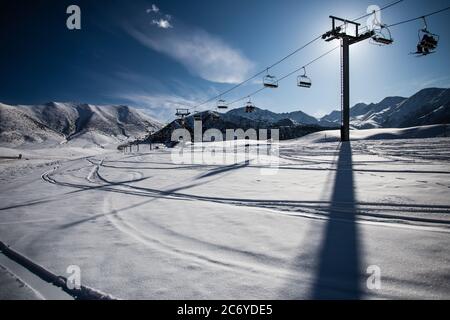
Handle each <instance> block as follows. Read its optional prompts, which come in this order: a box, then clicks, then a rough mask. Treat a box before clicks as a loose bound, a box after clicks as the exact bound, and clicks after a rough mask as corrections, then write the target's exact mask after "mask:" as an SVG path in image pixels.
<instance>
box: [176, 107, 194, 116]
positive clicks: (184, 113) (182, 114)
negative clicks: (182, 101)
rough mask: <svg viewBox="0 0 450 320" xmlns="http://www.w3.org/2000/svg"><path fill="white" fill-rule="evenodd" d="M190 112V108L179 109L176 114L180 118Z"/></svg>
mask: <svg viewBox="0 0 450 320" xmlns="http://www.w3.org/2000/svg"><path fill="white" fill-rule="evenodd" d="M190 114H191V113H190V112H189V109H177V112H176V113H175V115H176V116H177V117H179V118H185V117H187V116H188V115H190Z"/></svg>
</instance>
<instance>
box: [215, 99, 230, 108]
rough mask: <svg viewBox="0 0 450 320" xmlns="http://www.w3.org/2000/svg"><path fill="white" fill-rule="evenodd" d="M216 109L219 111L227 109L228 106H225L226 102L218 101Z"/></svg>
mask: <svg viewBox="0 0 450 320" xmlns="http://www.w3.org/2000/svg"><path fill="white" fill-rule="evenodd" d="M217 109H220V110H226V109H228V106H227V105H226V101H225V100H223V99H220V100H219V101H217Z"/></svg>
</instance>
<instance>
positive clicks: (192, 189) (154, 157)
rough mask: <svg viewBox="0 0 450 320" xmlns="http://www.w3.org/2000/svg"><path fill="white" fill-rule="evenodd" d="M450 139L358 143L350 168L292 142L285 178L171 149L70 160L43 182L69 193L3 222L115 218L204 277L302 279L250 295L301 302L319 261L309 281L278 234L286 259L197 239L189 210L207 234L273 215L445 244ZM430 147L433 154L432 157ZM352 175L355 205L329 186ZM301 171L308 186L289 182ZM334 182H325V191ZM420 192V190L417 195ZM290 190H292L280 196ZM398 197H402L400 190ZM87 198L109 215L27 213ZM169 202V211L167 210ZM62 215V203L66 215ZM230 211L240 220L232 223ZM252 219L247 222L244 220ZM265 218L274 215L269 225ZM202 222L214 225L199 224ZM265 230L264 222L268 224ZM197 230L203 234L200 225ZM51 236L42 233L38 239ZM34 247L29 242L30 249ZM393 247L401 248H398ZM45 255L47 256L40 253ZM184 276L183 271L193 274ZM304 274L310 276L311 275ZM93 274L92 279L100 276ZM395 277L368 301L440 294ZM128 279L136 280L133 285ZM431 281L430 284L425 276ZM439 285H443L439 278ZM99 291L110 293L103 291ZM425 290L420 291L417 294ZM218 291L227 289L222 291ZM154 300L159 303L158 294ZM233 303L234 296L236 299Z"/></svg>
mask: <svg viewBox="0 0 450 320" xmlns="http://www.w3.org/2000/svg"><path fill="white" fill-rule="evenodd" d="M418 141H419V142H418ZM449 141H450V140H446V139H439V140H436V143H435V145H433V147H432V148H430V147H429V139H427V141H426V142H425V141H424V143H421V142H420V140H414V142H413V143H406V144H405V141H403V142H399V141H395V140H393V141H383V142H380V141H364V142H354V143H352V157H353V160H351V163H344V167H339V166H340V165H341V166H342V163H341V164H339V163H338V158H339V157H340V144H338V143H320V144H302V143H298V144H296V143H292V142H289V143H281V144H280V159H279V162H280V168H279V173H278V174H277V175H276V176H274V177H271V176H260V175H258V170H259V169H260V168H261V166H259V165H258V164H255V163H253V162H252V161H250V163H245V164H238V165H234V166H233V165H226V166H223V165H199V164H174V163H171V162H170V153H169V152H167V151H165V150H159V151H153V152H148V153H141V154H139V153H137V154H128V155H122V154H119V153H112V154H107V155H104V156H102V158H98V157H91V158H83V159H80V160H78V161H71V162H66V163H64V162H62V163H61V165H59V166H55V167H54V168H52V169H51V170H48V171H45V172H44V173H42V174H41V179H42V181H43V182H44V183H46V184H48V185H49V187H46V186H45V185H44V186H42V187H43V188H52V187H55V186H56V187H57V188H58V191H57V194H51V193H50V195H47V196H45V197H41V198H37V199H35V198H32V197H29V198H26V197H25V198H26V199H25V198H24V199H23V201H22V202H21V203H17V201H11V202H9V203H8V205H7V206H4V207H3V206H2V207H3V208H0V210H1V211H0V214H1V215H2V216H3V215H5V213H8V212H10V211H11V212H14V210H20V211H18V212H19V215H14V219H10V217H9V216H8V220H6V221H0V228H2V226H5V227H7V226H15V225H17V224H25V225H27V226H30V225H31V226H30V227H29V228H30V229H29V230H30V232H32V231H33V228H32V225H34V224H40V223H46V224H52V222H53V224H52V225H54V224H56V226H58V227H61V225H62V227H63V229H64V228H68V227H71V226H83V228H88V225H86V224H85V222H93V223H96V222H97V221H98V222H100V221H105V222H107V223H109V225H111V226H113V228H114V230H116V231H117V232H119V233H120V234H121V236H119V235H117V237H119V238H121V237H124V239H128V240H130V239H131V240H133V241H135V243H136V245H142V246H144V247H147V248H149V249H150V250H151V252H159V254H161V255H163V256H173V257H174V259H176V260H177V261H184V263H188V262H186V261H191V262H189V263H193V264H198V265H201V266H202V267H200V268H201V269H202V270H203V269H205V270H207V271H208V270H222V272H224V273H225V274H236V275H239V277H243V278H245V279H248V280H247V281H249V283H251V281H252V280H251V279H258V280H256V282H255V285H260V284H261V283H264V282H265V283H270V282H271V280H272V281H274V279H278V280H277V281H275V283H274V284H271V285H270V286H275V284H277V285H279V284H280V283H290V284H291V285H288V287H287V288H284V289H283V288H279V290H281V291H278V293H276V292H277V290H275V289H272V290H271V291H268V293H264V294H267V295H264V294H263V295H258V294H256V295H255V292H253V291H249V292H250V296H247V297H248V298H252V297H256V298H258V297H291V298H292V297H296V295H292V294H291V293H289V292H290V290H291V287H290V286H292V287H298V286H300V287H302V288H304V289H302V293H301V294H300V296H301V297H307V296H308V293H307V291H308V290H309V289H310V288H311V287H313V286H314V285H315V283H316V281H315V280H314V278H315V277H314V273H315V272H314V268H311V266H310V265H307V266H306V267H305V272H304V273H303V274H302V272H301V271H299V270H298V268H297V267H298V266H297V264H299V263H300V265H302V262H296V263H295V264H294V266H296V267H294V268H293V265H292V262H288V261H289V257H290V251H289V250H287V248H288V247H289V244H275V242H276V241H278V240H276V239H275V240H273V241H274V243H272V242H271V241H272V240H270V239H269V240H268V241H269V242H270V244H269V243H268V244H267V245H268V246H269V248H270V246H273V247H274V248H275V247H281V248H285V249H286V252H276V251H270V250H269V251H265V250H264V248H259V247H258V248H253V247H252V246H251V245H249V244H247V243H242V244H239V241H243V240H245V239H246V238H247V235H245V234H244V235H239V234H235V233H234V232H233V230H231V231H229V230H227V231H226V232H225V231H224V235H222V236H220V235H217V234H213V233H211V234H210V236H211V237H208V236H207V235H208V230H204V229H203V230H202V232H201V234H196V233H195V230H193V231H190V228H189V226H186V225H183V223H184V224H186V223H187V224H189V223H193V222H189V220H186V219H187V218H186V215H189V214H192V219H195V220H193V221H197V219H199V217H201V214H203V213H204V214H206V216H205V219H206V220H207V222H205V227H206V226H207V225H208V223H211V222H210V221H216V223H217V224H224V225H225V226H228V227H229V226H233V225H236V230H241V229H242V230H252V228H251V226H250V225H249V223H250V221H249V220H248V218H246V217H245V215H249V216H252V217H255V219H256V218H257V217H261V219H268V220H267V221H274V222H275V221H278V222H276V223H280V225H285V224H286V223H287V224H290V223H291V222H292V224H300V223H304V224H305V228H306V229H309V228H312V229H314V228H316V226H322V225H323V224H325V223H327V221H329V220H333V221H337V223H344V224H349V225H350V224H360V225H362V227H361V228H363V230H364V232H369V231H367V230H370V232H372V233H376V232H378V231H382V232H387V233H390V234H393V233H395V232H396V231H394V230H396V229H398V230H399V231H400V230H404V231H401V234H405V235H406V232H410V234H408V237H412V235H414V233H417V235H419V234H420V235H426V234H430V235H431V234H432V236H430V237H436V238H440V239H442V240H441V241H444V243H445V242H447V244H448V232H450V215H449V214H450V203H449V201H448V199H449V197H448V196H449V195H450V185H449V183H448V181H449V179H448V177H450V170H449V169H450V155H448V149H447V148H448V146H449V145H450V143H449ZM427 147H428V149H427ZM422 150H424V151H425V152H424V153H423V154H422ZM350 159H351V158H350ZM346 171H351V172H352V177H353V180H354V181H355V184H356V186H357V187H356V188H355V191H353V190H350V192H354V193H355V201H354V203H353V202H347V201H345V199H344V200H341V201H332V202H331V201H330V200H329V199H330V194H331V192H332V191H333V190H330V189H331V188H330V186H329V185H326V183H330V182H331V183H332V182H333V177H334V176H335V175H337V174H338V173H339V172H346ZM296 176H297V178H296V179H289V178H290V177H296ZM283 179H288V180H287V187H286V188H287V189H283V187H281V186H279V185H278V183H281V182H280V181H285V180H283ZM316 179H318V180H317V181H318V182H316ZM296 180H300V181H298V182H297V181H296ZM394 182H395V183H398V186H397V185H394ZM322 183H323V185H320V184H322ZM302 184H303V185H302ZM317 184H319V185H317ZM308 186H310V188H309V187H308ZM315 186H317V187H318V189H317V190H316V189H314V190H311V192H310V193H307V191H308V189H313V188H314V187H315ZM408 187H411V190H407V188H408ZM267 188H273V190H272V192H269V191H270V190H269V191H268V189H267ZM295 188H299V189H300V190H301V192H305V193H304V194H299V193H297V192H295V191H296V190H295ZM366 189H367V190H369V191H368V192H367V193H365V192H362V191H364V190H366ZM384 189H386V190H389V191H384ZM422 189H423V190H424V192H425V193H426V192H434V193H435V194H429V195H428V196H429V197H431V198H432V201H428V202H427V201H425V200H424V199H427V197H426V194H425V196H424V197H423V198H420V196H423V194H422V195H421V192H420V190H422ZM278 190H280V191H281V192H277V191H278ZM283 190H285V191H283ZM305 190H306V191H305ZM397 191H398V194H390V192H397ZM86 192H88V193H89V195H90V196H91V197H92V199H96V200H95V201H97V200H98V203H99V204H98V207H96V208H97V214H95V215H94V216H87V217H84V216H83V212H78V214H77V215H75V216H74V215H73V214H71V215H67V214H61V215H58V216H55V217H54V218H48V215H44V216H42V217H40V216H39V215H38V214H26V212H25V211H24V210H25V209H26V208H28V207H29V206H30V207H31V208H30V209H27V210H28V211H29V212H32V208H33V207H39V206H41V205H45V204H46V203H55V204H58V202H61V201H69V200H70V199H72V198H73V197H78V199H77V200H75V201H78V202H80V196H82V195H83V194H85V193H86ZM410 192H411V193H413V194H414V195H415V196H416V197H417V199H416V198H415V196H414V195H413V196H410V195H409V193H410ZM81 199H82V198H81ZM13 200H14V199H13ZM164 206H167V210H168V211H167V212H165V210H164ZM349 206H354V207H355V208H354V209H353V211H354V213H355V214H356V220H355V217H352V216H349V213H348V210H349ZM22 208H25V209H22ZM61 209H62V208H58V210H61ZM30 210H31V211H30ZM191 211H192V212H191ZM196 211H198V212H196ZM330 211H332V212H333V216H331V215H330ZM24 212H25V213H24ZM228 212H230V213H231V212H232V214H231V215H229V216H228V214H227V213H228ZM166 215H167V216H172V215H173V218H174V219H175V220H173V223H174V225H173V226H172V225H171V223H170V219H169V218H166V217H165V216H166ZM240 215H242V219H241V218H239V217H240ZM265 216H267V217H266V218H264V217H265ZM209 219H211V220H209ZM292 219H295V220H292ZM298 219H300V220H298ZM264 221H266V220H264ZM199 223H200V224H202V223H204V222H203V221H202V220H199ZM253 223H256V224H257V223H258V221H253ZM264 223H267V222H264ZM328 223H329V222H328ZM202 225H203V224H202ZM193 227H194V228H193V229H196V226H195V225H193ZM211 227H212V229H211V232H217V230H219V232H220V230H222V229H220V228H218V227H217V226H214V225H211ZM11 228H12V227H11ZM48 230H50V231H48ZM48 230H47V231H46V232H52V230H55V228H54V227H51V226H50V229H48ZM264 230H265V229H264V228H262V229H258V232H264ZM37 232H39V230H38V231H37ZM109 232H111V231H109ZM236 232H237V231H236ZM271 232H273V231H271ZM302 232H303V233H305V232H306V233H305V234H307V233H308V232H307V231H302ZM228 233H230V235H229V236H231V237H232V239H233V240H232V241H231V240H230V242H229V241H227V234H228ZM55 235H56V231H55ZM286 235H287V236H288V234H286ZM48 236H49V235H45V234H42V235H36V237H35V238H34V239H39V238H45V237H48ZM99 236H100V235H99ZM9 237H10V239H5V240H9V241H12V242H14V241H15V242H17V243H18V244H19V245H20V244H21V243H22V242H21V241H25V239H21V238H20V237H19V238H17V237H16V238H15V237H14V236H13V235H9ZM289 237H292V235H289ZM305 237H306V235H303V239H306V238H305ZM239 238H241V240H239ZM294 238H295V237H294ZM247 239H248V238H247ZM128 240H127V241H128ZM367 241H369V240H367ZM370 241H373V240H370ZM23 245H25V246H26V245H27V244H26V242H24V243H23ZM262 245H263V244H262ZM128 246H131V247H130V249H129V250H131V253H130V255H131V256H132V255H133V245H130V244H128ZM314 246H315V244H314V245H311V247H312V248H311V249H304V250H305V252H306V253H304V255H306V256H309V255H311V254H312V253H308V252H310V251H311V250H312V251H314V250H313V248H314ZM389 246H392V243H390V244H389ZM24 249H26V247H25V248H24ZM400 250H401V249H400ZM138 252H139V251H136V254H139V253H138ZM445 253H446V254H447V255H446V256H444V257H441V258H443V259H446V260H447V259H448V258H449V257H448V251H446V252H445ZM35 254H37V255H39V253H38V252H37V253H35ZM91 254H94V253H91ZM291 258H292V257H291ZM291 260H292V259H291ZM149 263H151V261H149ZM180 268H181V267H180ZM441 268H446V267H445V266H441ZM181 270H182V271H180V272H188V271H186V270H183V269H181ZM447 270H448V269H447ZM207 271H205V272H207ZM208 272H209V271H208ZM211 272H215V271H211ZM430 272H431V271H430ZM440 272H441V271H440ZM299 274H302V275H301V276H299ZM122 276H124V275H123V274H122ZM86 277H87V278H88V279H89V275H86ZM130 277H131V278H135V277H137V278H139V274H136V275H130ZM224 277H225V276H224ZM386 279H388V281H389V282H390V283H391V284H392V285H391V286H392V288H390V289H388V290H385V291H381V292H365V294H366V295H367V296H368V297H376V298H390V297H416V296H417V295H418V296H425V297H427V294H430V292H429V289H426V288H423V287H420V284H418V285H417V286H419V288H416V287H414V285H415V284H414V283H411V282H412V280H411V276H409V278H408V280H402V279H401V278H399V275H398V274H397V273H396V274H394V275H389V274H388V275H386ZM89 281H91V282H94V283H95V284H97V282H98V281H99V280H95V278H92V277H91V278H90V279H89ZM115 281H117V280H115ZM122 281H123V282H125V283H126V282H127V279H126V278H125V279H122ZM230 281H231V280H230ZM361 281H362V280H361ZM421 281H422V282H421V283H423V281H425V280H421ZM433 281H434V283H436V281H435V280H433ZM437 282H439V281H437ZM320 283H321V286H322V287H323V288H328V289H330V288H331V289H330V290H337V291H339V290H341V291H345V288H342V287H339V286H337V287H336V286H335V285H333V283H332V282H331V283H330V282H327V281H325V282H324V283H323V284H322V282H320ZM100 284H101V282H100ZM192 285H193V286H195V285H194V284H192ZM316 285H317V284H316ZM205 286H206V283H205ZM95 287H98V288H99V289H101V290H104V289H103V288H102V287H101V286H100V287H99V285H95ZM413 287H414V289H411V288H413ZM308 288H309V289H308ZM168 290H169V293H168V297H178V295H177V294H175V292H173V293H172V294H170V288H169V289H168ZM217 290H218V291H219V292H220V289H217ZM224 290H225V289H224ZM227 290H230V292H233V290H232V289H228V288H227ZM274 290H275V291H274ZM421 290H422V291H421ZM440 290H441V291H439V292H438V293H436V294H437V296H439V297H447V298H448V297H449V296H450V292H449V291H448V287H444V288H442V289H440ZM127 292H128V293H127V294H125V297H130V298H133V297H138V298H142V297H144V296H141V295H137V296H133V295H132V293H131V292H132V291H130V290H127ZM189 292H191V291H190V290H186V293H185V294H186V295H185V296H183V297H187V298H190V297H196V296H197V295H195V294H193V295H189ZM227 292H228V291H227ZM283 292H285V293H284V294H283ZM286 292H288V293H286ZM111 294H113V295H116V296H120V297H124V296H122V295H121V292H120V291H119V292H111ZM130 294H131V295H130ZM141 294H142V293H141ZM252 294H253V295H252ZM147 297H155V296H154V295H151V294H149V296H147ZM224 297H228V298H233V296H229V295H227V294H226V293H224Z"/></svg>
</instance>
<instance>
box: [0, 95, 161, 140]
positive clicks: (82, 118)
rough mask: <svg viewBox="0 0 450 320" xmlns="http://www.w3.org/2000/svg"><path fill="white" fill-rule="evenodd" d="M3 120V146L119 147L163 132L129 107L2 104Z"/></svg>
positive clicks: (155, 123)
mask: <svg viewBox="0 0 450 320" xmlns="http://www.w3.org/2000/svg"><path fill="white" fill-rule="evenodd" d="M0 116H1V122H0V143H2V144H16V145H21V144H23V143H34V144H35V143H42V142H47V143H48V144H54V143H55V142H57V143H60V142H64V141H66V140H67V141H72V140H75V139H81V140H85V141H88V142H91V143H92V144H94V145H98V144H102V143H105V142H108V143H117V142H119V141H123V140H124V139H127V138H130V137H131V138H135V137H138V136H142V135H143V134H145V133H146V132H147V131H148V130H152V131H156V130H158V129H159V128H161V124H160V123H159V122H157V121H155V120H154V119H152V118H150V117H149V116H147V115H145V114H143V113H142V112H140V111H138V110H136V109H133V108H130V107H127V106H97V105H90V104H75V103H58V102H50V103H47V104H44V105H19V106H9V105H6V104H0ZM96 140H98V141H96ZM102 141H103V142H102Z"/></svg>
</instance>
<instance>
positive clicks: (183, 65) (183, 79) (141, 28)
mask: <svg viewBox="0 0 450 320" xmlns="http://www.w3.org/2000/svg"><path fill="white" fill-rule="evenodd" d="M389 2H392V1H382V2H380V3H378V2H374V1H357V0H348V1H332V0H330V1H300V0H280V1H269V0H241V1H237V0H223V1H219V0H188V1H167V0H165V1H119V0H108V1H101V0H96V1H94V0H92V1H75V0H71V1H64V0H59V1H56V0H54V1H31V0H30V1H23V0H16V1H2V4H1V5H0V6H1V7H0V15H1V19H0V27H1V28H0V40H1V43H2V49H1V51H0V70H1V74H2V76H1V80H0V101H1V102H4V103H11V104H34V103H43V102H47V101H74V102H88V103H97V104H111V103H112V104H129V105H133V106H138V107H142V108H145V109H147V111H148V112H149V113H150V114H153V115H154V116H156V117H157V118H160V119H162V120H167V119H169V118H170V117H171V116H172V113H173V109H174V108H175V107H177V106H180V105H183V104H195V103H198V102H201V101H203V100H204V99H206V98H208V97H211V96H214V95H215V94H217V93H218V92H220V91H223V90H226V89H227V88H229V87H230V86H232V85H233V83H236V82H239V81H241V80H243V79H245V78H246V77H247V76H249V75H252V74H254V73H255V72H257V71H260V70H262V69H264V68H265V67H267V66H268V65H270V64H271V63H272V62H274V61H275V60H277V59H278V58H280V57H282V56H284V55H285V54H287V53H289V52H290V51H292V50H293V49H296V48H297V47H299V46H301V45H302V44H304V43H306V42H308V41H309V40H311V39H312V38H313V37H315V36H317V35H319V34H321V33H323V32H325V31H327V30H328V29H329V28H330V23H329V19H328V16H329V15H330V14H333V15H338V16H343V17H347V18H350V19H351V18H355V17H358V16H360V15H362V14H364V13H366V8H367V7H368V5H371V4H377V5H379V6H383V5H385V4H386V3H389ZM70 4H77V5H79V6H80V8H81V25H82V29H81V30H77V31H70V30H68V29H67V28H66V19H67V17H68V15H67V14H66V8H67V6H69V5H70ZM153 4H154V5H155V7H152V5H153ZM449 5H450V1H448V0H445V1H444V0H428V1H414V0H405V1H403V3H400V4H398V5H396V6H393V7H392V8H389V9H387V10H385V11H383V12H382V16H381V18H382V22H385V23H394V22H397V21H401V20H405V19H408V18H412V17H416V16H419V15H422V14H425V13H428V12H431V11H435V10H437V9H441V8H444V7H447V6H449ZM156 8H157V9H158V10H156ZM449 15H450V11H447V12H445V13H442V14H439V15H435V16H433V17H430V18H429V19H428V25H429V28H430V29H431V30H432V31H434V32H436V33H438V34H440V35H441V38H440V44H439V51H438V52H437V53H436V54H434V55H430V56H427V57H425V58H420V59H419V58H415V57H413V56H410V55H408V53H409V52H410V51H413V50H414V49H415V44H416V42H417V29H419V28H420V27H421V26H422V22H420V21H416V22H412V23H409V24H404V25H401V26H398V27H395V28H392V30H391V31H392V34H393V37H394V40H395V44H394V45H392V46H390V47H377V46H373V45H371V44H369V43H368V42H366V43H361V44H357V45H354V46H353V47H352V48H351V76H352V79H351V103H352V104H354V103H357V102H377V101H379V100H381V99H382V98H383V97H385V96H389V95H403V96H408V95H411V94H413V93H414V92H416V91H417V90H419V89H422V88H424V87H430V86H439V87H448V86H449V84H450V74H449V71H450V59H449V56H450V55H449V53H450V37H449V35H448V30H449V29H450V28H449V27H450V23H449V21H450V19H449ZM360 22H361V23H362V24H363V25H365V23H366V22H365V21H364V20H362V21H360ZM335 45H337V43H325V42H323V41H318V42H316V43H315V44H314V45H312V46H310V47H308V48H307V49H306V50H303V51H301V52H299V53H298V54H296V55H294V56H293V57H291V58H290V59H288V60H286V61H285V62H284V63H283V64H281V65H279V66H277V67H276V68H274V69H273V70H271V72H272V73H274V74H275V75H283V74H285V73H288V72H289V71H291V70H293V69H295V68H297V67H299V66H302V65H303V64H305V63H307V62H308V61H310V60H312V59H313V58H315V57H317V56H318V55H320V54H321V53H323V52H325V51H327V50H329V49H330V48H332V47H334V46H335ZM307 71H308V74H309V75H310V77H311V78H312V80H313V87H312V88H311V89H309V90H306V89H303V90H302V89H299V88H297V87H296V85H295V76H294V77H292V78H289V79H286V80H285V81H284V82H282V83H281V87H280V88H279V89H277V90H275V91H273V90H265V91H264V92H262V93H261V94H259V95H257V96H255V97H254V98H253V100H254V102H255V103H256V105H257V106H258V107H262V108H266V109H270V110H273V111H277V112H286V111H293V110H303V111H305V112H307V113H309V114H312V115H316V116H318V115H322V114H324V113H328V112H330V111H331V110H333V109H336V108H338V106H339V103H340V92H339V90H340V89H339V83H340V82H339V51H338V50H337V51H335V52H333V53H332V54H330V55H329V56H326V57H325V58H323V59H321V60H320V61H318V62H317V63H315V64H313V65H311V66H310V67H309V68H308V69H307ZM260 82H261V80H260V79H259V78H258V79H257V80H256V81H252V82H250V83H249V84H247V85H245V86H242V87H241V88H239V89H238V90H236V91H233V92H232V93H230V94H228V95H227V96H225V97H224V98H225V99H227V100H233V99H236V98H239V97H241V96H245V95H247V94H248V93H250V92H253V91H254V90H255V89H257V88H258V87H259V86H261V84H260ZM240 106H241V104H236V105H234V107H240ZM210 107H212V105H206V106H204V108H210Z"/></svg>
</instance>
